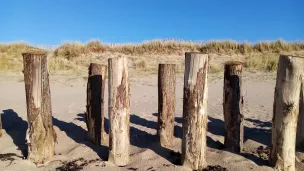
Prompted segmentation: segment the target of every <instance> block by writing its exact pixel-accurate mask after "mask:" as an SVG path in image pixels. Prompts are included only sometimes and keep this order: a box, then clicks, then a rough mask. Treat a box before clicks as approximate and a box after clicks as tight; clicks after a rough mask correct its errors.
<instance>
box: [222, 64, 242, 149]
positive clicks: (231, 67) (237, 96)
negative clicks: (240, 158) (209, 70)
mask: <svg viewBox="0 0 304 171" xmlns="http://www.w3.org/2000/svg"><path fill="white" fill-rule="evenodd" d="M242 65H243V64H242V63H241V62H238V61H229V62H226V63H225V72H224V91H223V111H224V120H225V143H224V144H225V147H226V148H228V149H230V150H231V151H233V152H241V151H242V148H243V137H244V125H243V118H244V116H243V96H242Z"/></svg>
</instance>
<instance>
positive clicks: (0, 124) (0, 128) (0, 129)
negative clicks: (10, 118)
mask: <svg viewBox="0 0 304 171" xmlns="http://www.w3.org/2000/svg"><path fill="white" fill-rule="evenodd" d="M0 137H2V121H1V114H0Z"/></svg>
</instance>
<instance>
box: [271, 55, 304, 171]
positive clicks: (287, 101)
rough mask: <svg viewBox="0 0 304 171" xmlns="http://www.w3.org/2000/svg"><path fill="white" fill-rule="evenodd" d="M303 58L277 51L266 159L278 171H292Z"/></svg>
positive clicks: (301, 85) (303, 73) (293, 168)
mask: <svg viewBox="0 0 304 171" xmlns="http://www.w3.org/2000/svg"><path fill="white" fill-rule="evenodd" d="M303 66H304V58H303V57H297V56H286V55H281V56H280V59H279V66H278V71H277V81H276V87H275V94H274V105H273V119H272V146H271V154H270V163H271V164H272V165H273V166H274V167H275V170H278V171H295V145H296V131H297V122H298V115H299V105H300V94H301V93H300V92H301V91H303V90H301V89H302V88H303V79H304V77H303V76H304V68H303Z"/></svg>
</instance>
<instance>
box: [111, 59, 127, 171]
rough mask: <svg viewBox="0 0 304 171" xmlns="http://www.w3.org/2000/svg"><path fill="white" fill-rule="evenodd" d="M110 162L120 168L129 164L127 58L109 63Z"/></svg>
mask: <svg viewBox="0 0 304 171" xmlns="http://www.w3.org/2000/svg"><path fill="white" fill-rule="evenodd" d="M108 63H109V72H108V74H109V110H108V111H109V118H110V138H109V139H110V143H109V144H110V145H109V150H110V152H109V161H112V162H114V163H115V164H116V165H118V166H125V165H127V164H128V162H129V146H130V98H129V96H130V95H129V92H130V90H129V79H128V65H127V58H126V57H119V58H110V59H109V61H108Z"/></svg>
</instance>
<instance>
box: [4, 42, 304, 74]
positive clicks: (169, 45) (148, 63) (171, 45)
mask: <svg viewBox="0 0 304 171" xmlns="http://www.w3.org/2000/svg"><path fill="white" fill-rule="evenodd" d="M31 51H44V52H47V53H48V57H49V70H50V72H51V73H58V72H66V73H82V72H84V73H86V70H87V66H88V65H89V63H90V62H99V63H104V64H106V63H107V58H109V57H116V56H127V57H129V58H130V59H131V64H130V67H131V68H132V69H133V70H134V71H142V72H147V73H156V72H155V71H157V66H158V63H161V62H162V63H164V62H167V63H168V62H169V63H176V64H177V65H178V67H179V71H180V72H182V71H183V65H184V63H183V60H184V53H185V52H190V51H192V52H202V53H209V54H211V55H212V60H211V62H210V72H212V73H214V72H222V71H223V63H224V62H225V61H227V60H232V59H233V60H240V61H242V62H244V67H245V68H249V69H253V70H261V71H268V72H273V71H276V69H277V62H278V56H279V54H282V53H284V54H290V55H301V56H303V55H304V43H303V42H302V43H301V42H285V41H283V40H277V41H269V42H266V41H265V42H259V43H255V44H249V43H246V42H245V43H238V42H235V41H210V42H206V43H199V42H191V41H177V40H153V41H147V42H144V43H138V44H105V43H102V42H100V41H98V40H92V41H90V42H88V43H86V44H82V43H79V42H71V43H65V44H63V45H61V46H59V47H58V48H57V49H55V50H54V51H47V50H43V49H39V48H37V47H34V46H31V45H28V44H26V43H13V44H0V72H20V71H22V69H23V64H22V53H24V52H31ZM227 56H228V57H227Z"/></svg>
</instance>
